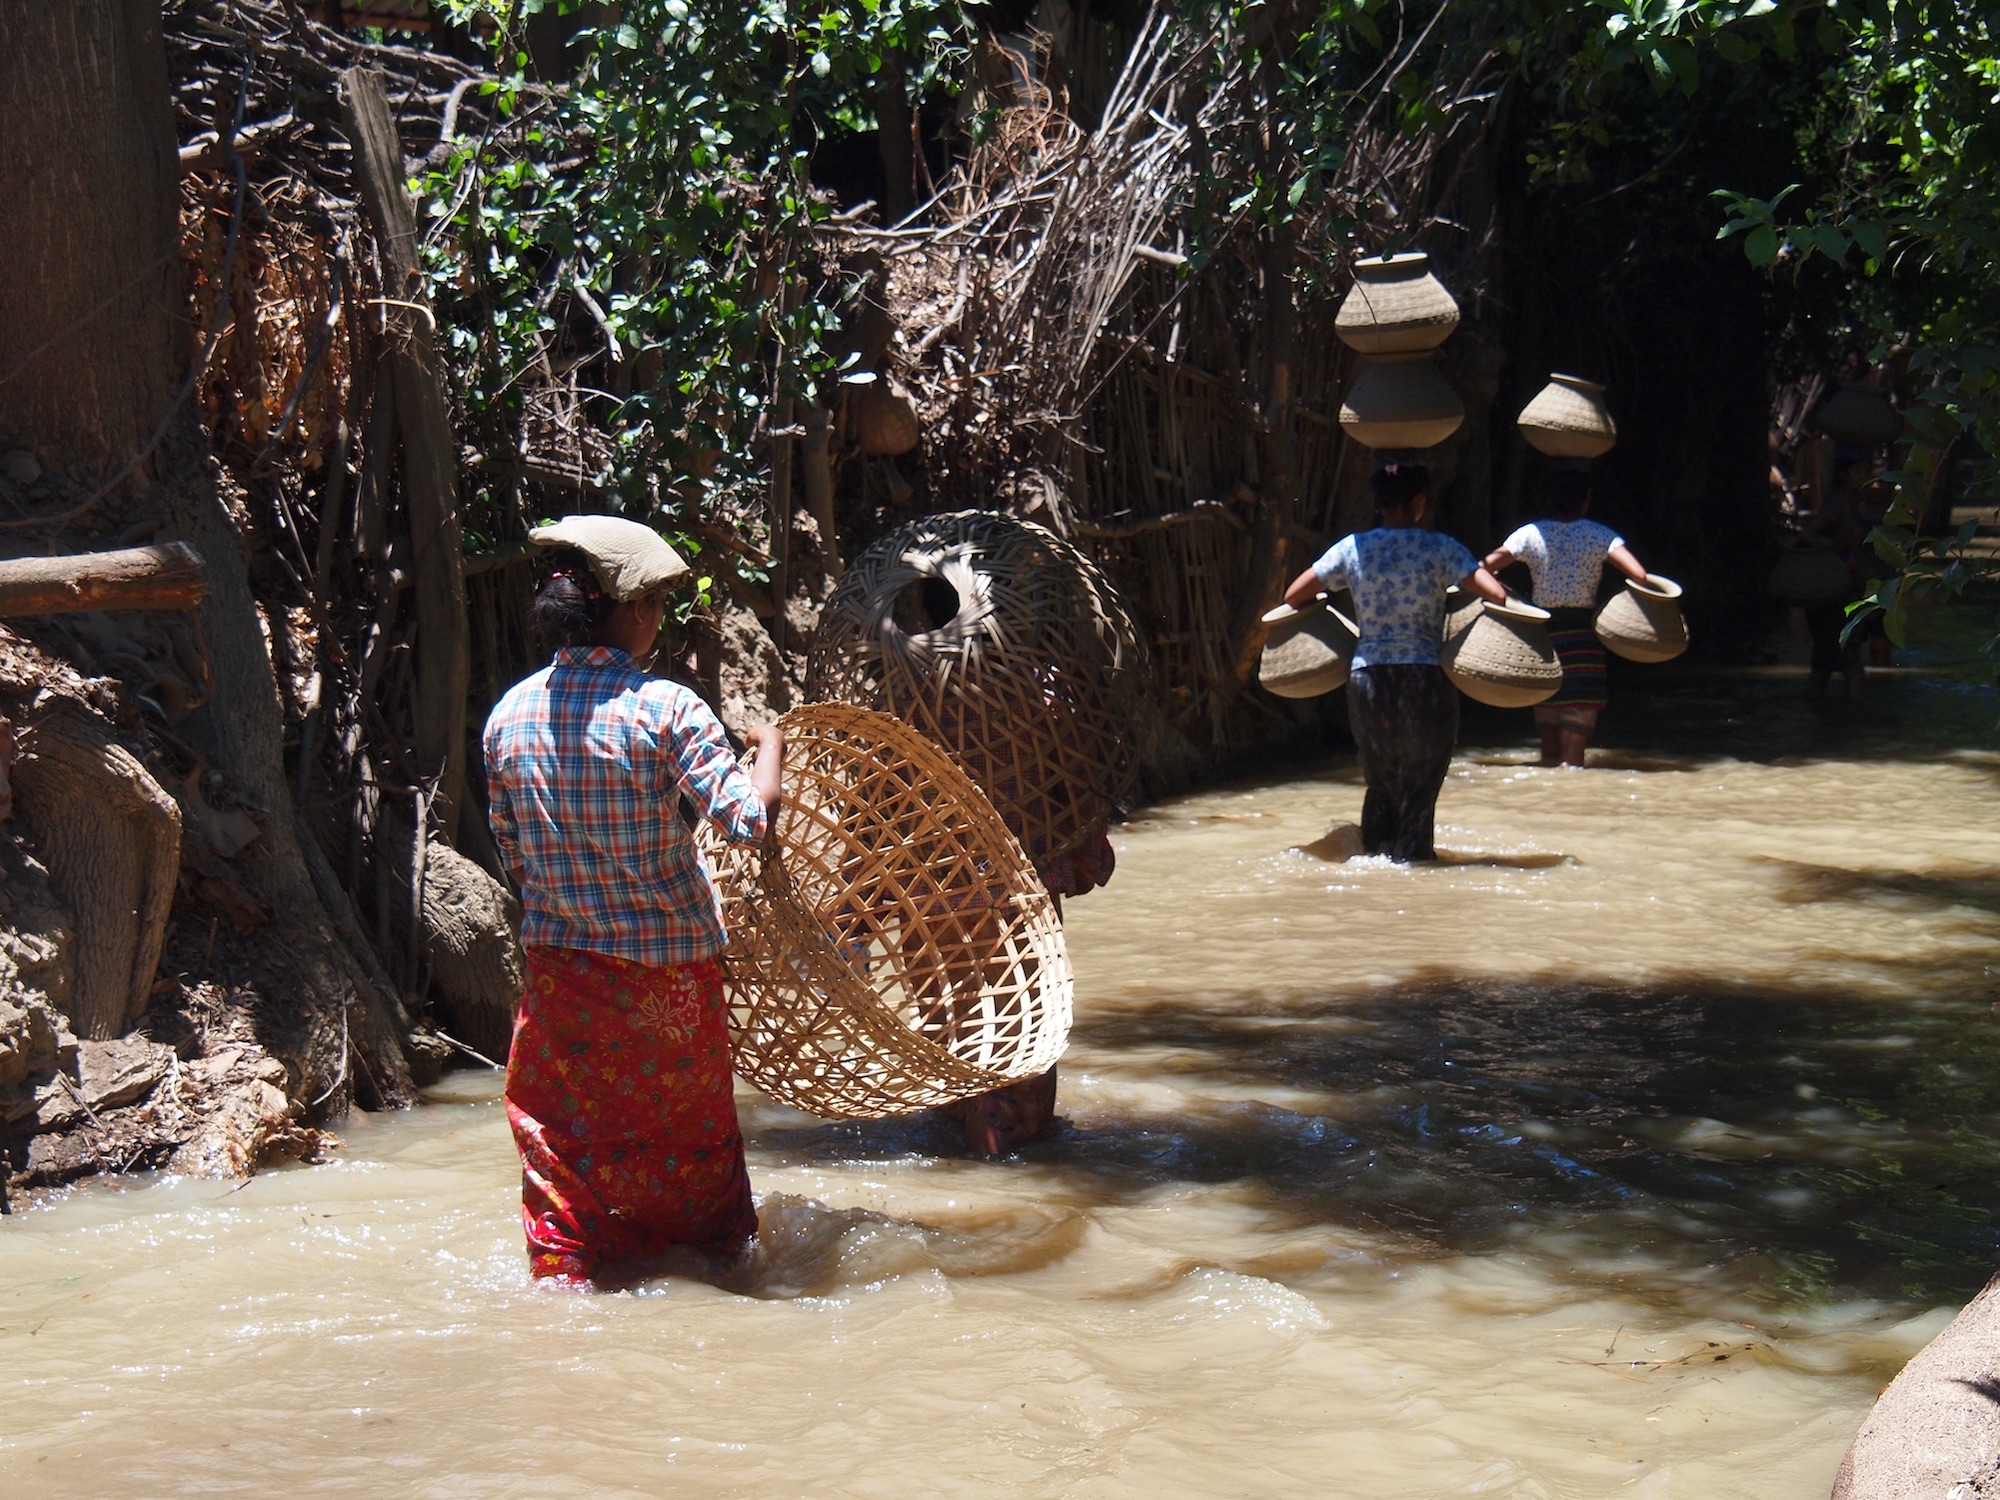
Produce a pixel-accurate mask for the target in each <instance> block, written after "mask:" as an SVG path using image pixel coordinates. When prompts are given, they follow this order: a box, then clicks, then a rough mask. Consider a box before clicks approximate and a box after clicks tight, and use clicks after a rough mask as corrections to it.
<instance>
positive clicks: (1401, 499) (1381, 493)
mask: <svg viewBox="0 0 2000 1500" xmlns="http://www.w3.org/2000/svg"><path fill="white" fill-rule="evenodd" d="M1430 483H1431V471H1430V470H1429V469H1427V468H1425V467H1424V466H1423V465H1422V464H1398V463H1390V464H1378V465H1376V467H1375V471H1374V472H1373V473H1372V474H1370V475H1369V476H1368V485H1369V488H1370V489H1372V490H1374V491H1375V505H1376V508H1377V509H1380V510H1398V511H1400V510H1408V509H1409V508H1410V507H1411V506H1412V505H1413V504H1415V503H1416V499H1417V496H1419V495H1421V494H1423V492H1424V491H1425V490H1427V489H1429V488H1430Z"/></svg>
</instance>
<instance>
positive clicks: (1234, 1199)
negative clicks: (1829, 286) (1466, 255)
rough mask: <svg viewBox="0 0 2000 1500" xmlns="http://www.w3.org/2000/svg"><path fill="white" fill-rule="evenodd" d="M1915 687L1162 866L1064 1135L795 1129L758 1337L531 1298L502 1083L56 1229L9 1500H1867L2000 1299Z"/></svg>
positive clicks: (1467, 746) (1990, 1105)
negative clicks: (1869, 1424) (1945, 1365)
mask: <svg viewBox="0 0 2000 1500" xmlns="http://www.w3.org/2000/svg"><path fill="white" fill-rule="evenodd" d="M1796 644H1797V643H1794V645H1796ZM1911 659H1913V660H1915V661H1916V662H1917V663H1918V667H1919V670H1913V671H1905V672H1899V673H1898V674H1896V675H1895V677H1894V678H1893V680H1888V681H1885V682H1881V683H1879V684H1875V685H1874V686H1873V691H1872V694H1871V702H1870V703H1869V705H1868V706H1867V709H1866V711H1865V712H1859V711H1856V710H1853V709H1850V708H1849V707H1847V706H1845V705H1839V706H1828V707H1821V708H1810V707H1808V706H1807V705H1805V704H1803V703H1802V702H1799V701H1797V700H1798V699H1799V696H1800V693H1801V688H1802V682H1801V678H1800V676H1799V674H1798V673H1797V672H1796V671H1794V670H1787V669H1783V668H1779V667H1769V668H1757V667H1748V668H1738V669H1735V670H1733V671H1727V672H1722V671H1713V672H1706V673H1703V672H1697V671H1687V672H1680V671H1678V670H1671V669H1669V670H1656V671H1654V672H1653V673H1651V674H1650V675H1649V674H1642V673H1623V674H1621V675H1620V676H1619V678H1618V679H1617V681H1616V683H1615V684H1614V697H1615V701H1614V707H1613V709H1612V711H1611V713H1610V714H1609V715H1608V716H1607V719H1606V723H1605V726H1604V731H1603V733H1602V734H1601V735H1600V739H1601V740H1602V741H1603V742H1605V743H1606V744H1607V745H1609V746H1610V747H1611V748H1609V749H1607V750H1603V751H1600V752H1596V755H1595V758H1596V764H1595V766H1594V768H1593V769H1592V770H1590V771H1588V772H1584V773H1566V772H1561V771H1548V770H1542V769H1539V768H1536V767H1534V766H1533V765H1531V764H1529V761H1530V760H1531V755H1530V753H1529V752H1528V751H1527V750H1526V749H1525V742H1526V740H1527V739H1528V737H1529V736H1528V733H1527V729H1526V715H1525V714H1522V715H1511V716H1509V715H1493V716H1479V717H1471V718H1468V721H1467V724H1466V728H1465V732H1464V734H1463V736H1462V742H1463V743H1462V748H1461V752H1460V755H1459V758H1458V760H1457V761H1456V762H1455V764H1454V767H1453V770H1452V774H1451V778H1450V781H1449V782H1448V784H1447V786H1446V788H1445V791H1444V795H1443V797H1442V799H1441V801H1440V806H1439V837H1438V842H1439V844H1440V846H1441V848H1442V849H1443V850H1445V851H1447V854H1446V860H1445V862H1444V863H1442V864H1440V865H1438V866H1435V867H1428V868H1416V869H1410V868H1398V867H1394V866H1391V865H1388V864H1386V863H1385V862H1382V861H1379V860H1374V859H1368V858H1355V857H1351V855H1352V847H1353V836H1352V833H1351V831H1343V830H1344V829H1346V828H1347V825H1351V824H1353V823H1354V822H1355V821H1356V820H1357V819H1358V815H1359V808H1360V800H1361V787H1360V783H1359V780H1358V778H1357V776H1356V775H1355V773H1354V772H1353V769H1352V764H1351V757H1349V756H1346V755H1343V754H1341V753H1340V752H1339V751H1337V750H1334V749H1329V751H1328V754H1327V755H1326V756H1325V757H1324V758H1322V759H1321V760H1320V761H1317V762H1308V763H1304V764H1301V765H1299V766H1297V767H1295V768H1293V769H1291V770H1289V771H1287V772H1286V773H1285V775H1284V776H1283V777H1282V779H1271V780H1267V781H1263V782H1259V783H1255V784H1251V783H1243V784H1237V785H1233V786H1230V787H1227V788H1224V789H1220V790H1213V791H1207V792H1203V793H1201V794H1198V795H1194V796H1188V797H1183V798H1180V799H1176V800H1173V801H1170V802H1167V803H1165V804H1162V805H1157V806H1154V807H1151V808H1149V809H1146V810H1144V811H1143V812H1141V813H1140V814H1138V815H1137V816H1136V817H1135V818H1134V819H1133V820H1132V821H1130V822H1129V823H1127V824H1125V825H1123V826H1122V827H1121V828H1119V829H1117V830H1114V838H1113V842H1114V844H1115V846H1116V848H1117V854H1118V874H1117V876H1116V878H1115V879H1114V880H1113V882H1112V884H1111V886H1110V887H1109V888H1108V889H1107V890H1105V891H1101V892H1098V893H1096V894H1094V895H1092V896H1089V897H1086V898H1083V899H1080V900H1077V901H1074V902H1072V903H1070V904H1069V911H1068V926H1069V935H1070V943H1071V949H1072V954H1073V957H1074V959H1075V964H1076V970H1077V976H1078V979H1077V995H1078V1004H1077V1012H1078V1019H1077V1026H1076V1032H1075V1038H1074V1042H1073V1045H1072V1047H1071V1050H1070V1053H1069V1055H1068V1056H1067V1057H1066V1058H1065V1060H1064V1062H1063V1065H1062V1069H1063V1072H1062V1090H1061V1101H1062V1103H1061V1108H1062V1113H1063V1115H1064V1117H1065V1123H1064V1124H1063V1126H1062V1128H1060V1129H1059V1130H1058V1131H1057V1132H1056V1133H1055V1134H1054V1135H1052V1136H1051V1137H1050V1138H1048V1139H1045V1140H1043V1141H1040V1142H1038V1143H1036V1144H1035V1145H1033V1146H1031V1147H1030V1148H1028V1149H1027V1150H1025V1151H1023V1152H1022V1153H1020V1154H1019V1155H1018V1156H1016V1157H1014V1158H1011V1159H1009V1160H1006V1161H1001V1162H996V1163H983V1162H978V1161H974V1160H971V1159H968V1158H967V1157H966V1156H965V1154H964V1152H963V1149H962V1147H960V1146H959V1145H958V1144H957V1143H956V1142H955V1140H954V1137H953V1136H952V1134H951V1133H950V1132H949V1131H948V1130H946V1129H944V1128H942V1127H940V1126H938V1125H936V1124H934V1123H932V1122H930V1121H929V1120H916V1121H901V1122H884V1123H879V1124H872V1125H833V1124H825V1123H821V1122H816V1121H813V1120H811V1119H809V1118H807V1117H805V1116H802V1115H797V1114H793V1113H791V1112H789V1111H787V1110H783V1109H780V1108H777V1107H774V1106H772V1105H770V1104H768V1103H766V1102H763V1101H762V1100H761V1099H760V1098H759V1097H758V1096H756V1095H754V1094H753V1093H751V1092H749V1091H747V1090H746V1091H745V1092H744V1094H743V1097H742V1104H743V1107H744V1112H745V1125H746V1130H747V1133H748V1137H749V1142H750V1163H751V1171H752V1177H753V1180H754V1182H755V1184H756V1187H757V1190H758V1192H759V1195H760V1199H761V1211H762V1215H763V1222H764V1233H763V1243H762V1246H761V1248H760V1251H759V1253H758V1257H757V1260H756V1263H755V1264H754V1266H753V1267H752V1269H751V1270H750V1271H749V1272H748V1273H746V1275H745V1276H744V1277H743V1278H742V1279H741V1280H740V1281H739V1282H738V1283H736V1284H734V1285H732V1286H731V1287H729V1288H722V1287H716V1286H710V1285H706V1284H702V1283H700V1282H696V1281H691V1280H686V1279H677V1278H669V1279H665V1280H662V1281H659V1282H655V1283H652V1284H649V1285H647V1286H645V1287H643V1288H641V1289H640V1290H638V1291H636V1292H628V1293H621V1294H617V1295H609V1296H580V1295H575V1294H566V1293H559V1292H552V1291H549V1290H546V1289H538V1288H536V1287H534V1286H532V1285H530V1284H529V1282H528V1280H527V1277H526V1272H525V1266H524V1260H523V1254H522V1249H521V1241H520V1231H519V1227H518V1222H517V1206H516V1205H517V1202H518V1200H517V1190H518V1177H517V1168H516V1165H515V1159H514V1156H513V1152H512V1147H511V1144H510V1142H509V1139H508V1135H507V1129H506V1123H505V1120H504V1118H503V1115H502V1113H501V1110H500V1107H499V1104H498V1102H497V1095H498V1090H497V1084H496V1083H495V1081H494V1079H493V1078H492V1076H491V1075H485V1074H478V1073H461V1074H454V1075H451V1076H450V1077H449V1078H448V1079H447V1080H446V1084H445V1086H444V1087H442V1088H441V1089H439V1090H438V1091H437V1093H436V1095H435V1099H434V1102H433V1104H432V1106H431V1107H429V1108H425V1109H422V1110H417V1111H412V1112H409V1113H407V1114H403V1115H398V1116H391V1117H356V1118H354V1119H352V1120H350V1121H348V1122H346V1123H345V1124H344V1125H342V1126H340V1127H339V1129H340V1133H341V1134H342V1136H343V1137H344V1139H345V1142H346V1146H345V1149H344V1150H343V1151H342V1152H341V1153H340V1155H339V1156H338V1158H337V1159H336V1160H334V1161H331V1162H329V1163H327V1164H324V1165H320V1166H313V1167H300V1168H291V1169H285V1170H278V1171H272V1172H269V1173H266V1174H264V1175H262V1176H260V1177H257V1178H255V1179H254V1180H252V1181H250V1182H248V1183H243V1184H230V1183H216V1182H207V1181H190V1180H154V1181H141V1182H136V1183H132V1184H125V1185H112V1186H105V1185H96V1186H90V1187H86V1188H83V1189H79V1190H76V1191H73V1192H71V1193H69V1194H67V1195H65V1196H63V1197H61V1198H59V1199H57V1200H56V1201H53V1202H51V1203H49V1204H47V1205H46V1206H42V1207H37V1208H32V1209H29V1210H27V1211H24V1212H21V1213H17V1214H16V1215H15V1216H13V1217H12V1218H10V1219H8V1220H5V1221H0V1494H7V1495H28V1494H35V1495H41V1496H101V1495H114V1494H116V1495H134V1496H180V1495H232V1494H240V1495H255V1496H265V1495H274V1494H341V1495H351V1494H355V1493H361V1492H367V1493H374V1494H382V1495H398V1496H400V1495H413V1496H416V1495H421V1496H436V1497H459V1496H466V1497H473V1496H477V1497H494V1496H514V1495H520V1496H530V1495H532V1496H542V1495H547V1494H552V1493H561V1494H564V1495H574V1496H654V1495H661V1494H665V1493H669V1492H671V1493H674V1494H680V1495H701V1496H708V1495H718V1496H719V1495H739V1494H740V1495H757V1496H779V1495H796V1494H805V1493H808V1492H810V1493H812V1494H815V1495H855V1496H861V1495H869V1496H872V1495H912V1494H934V1493H936V1494H980V1495H1021V1496H1065V1497H1068V1496H1076V1497H1082V1496H1114V1495H1117V1496H1122V1495H1132V1494H1148V1495H1224V1494H1228V1495H1234V1494H1242V1493H1252V1492H1254V1493H1258V1494H1261V1495H1273V1496H1335V1497H1350V1496H1351V1497H1371V1500H1372V1497H1402V1496H1410V1497H1416V1496H1424V1497H1434V1496H1440V1495H1470V1494H1480V1495H1495V1496H1510V1497H1545V1496H1548V1497H1553V1496H1561V1497H1603V1496H1610V1495H1632V1496H1655V1497H1657V1496H1681V1497H1688V1500H1695V1497H1701V1500H1727V1497H1745V1500H1749V1497H1755V1500H1787V1497H1798V1500H1806V1497H1817V1496H1821V1495H1824V1494H1825V1493H1826V1490H1827V1487H1828V1485H1829V1484H1830V1482H1831V1480H1832V1477H1833V1473H1834V1469H1835V1467H1836V1465H1837V1464H1838V1462H1839V1458H1840V1454H1841V1452H1842V1450H1843V1449H1844V1447H1845V1446H1846V1444H1847V1442H1848V1440H1849V1439H1850V1437H1851V1436H1852V1434H1853V1432H1854V1429H1855V1427H1856V1426H1857V1424H1858V1423H1859V1421H1860V1419H1861V1417H1862V1415H1863V1414H1864V1413H1865V1412H1866V1410H1867V1408H1868V1405H1869V1403H1870V1402H1871V1401H1872V1400H1873V1398H1874V1396H1875V1393H1876V1392H1877V1390H1878V1389H1879V1388H1880V1387H1881V1385H1882V1384H1883V1383H1884V1382H1885V1381H1887V1380H1888V1379H1889V1378H1890V1376H1891V1375H1892V1374H1893V1373H1894V1372H1895V1370H1896V1369H1897V1368H1898V1367H1899V1365H1900V1364H1901V1363H1902V1361H1904V1360H1905V1359H1907V1358H1908V1357H1909V1356H1910V1355H1911V1354H1912V1353H1913V1352H1915V1350H1916V1349H1918V1348H1919V1347H1920V1346H1921V1345H1922V1344H1923V1343H1924V1342H1925V1340H1927V1339H1928V1338H1929V1337H1930V1336H1931V1335H1932V1334H1934V1333H1935V1332H1936V1331H1937V1330H1938V1329H1939V1328H1940V1327H1942V1326H1943V1324H1944V1322H1945V1321H1946V1320H1947V1319H1948V1318H1949V1317H1950V1315H1951V1313H1952V1312H1953V1311H1954V1310H1955V1309H1956V1307H1957V1306H1958V1305H1960V1304H1962V1303H1963V1302H1964V1301H1965V1300H1966V1298H1967V1297H1969V1296H1970V1295H1971V1293H1972V1292H1973V1291H1975V1290H1976V1289H1977V1288H1978V1286H1979V1285H1980V1284H1981V1283H1982V1282H1983V1280H1984V1279H1985V1277H1986V1275H1987V1274H1988V1273H1989V1272H1990V1271H1992V1270H1993V1269H1994V1268H1995V1267H1996V1266H2000V1228H1996V1223H2000V1214H1996V1207H2000V1174H1996V1171H1995V1168H1996V1166H2000V1144H1996V1142H2000V1129H1996V1126H2000V1014H1996V1010H1995V1004H1996V995H2000V988H1996V980H1995V978H1994V977H1993V976H1992V975H1990V974H1989V972H1988V965H1989V964H1990V963H1992V962H1994V956H1995V953H1996V951H2000V949H1996V940H2000V755H1995V754H1994V753H1993V752H1992V750H1991V749H1989V748H1986V747H1990V746H1991V745H1992V744H1993V743H1994V742H1995V741H1994V733H1993V724H1994V719H1995V716H1996V707H1995V702H1994V700H1993V698H1992V696H1991V694H1990V693H1989V692H1987V691H1986V690H1984V689H1982V688H1979V687H1976V686H1974V685H1971V684H1970V683H1969V682H1967V681H1963V680H1960V679H1957V678H1954V677H1952V676H1950V675H1948V674H1942V673H1935V672H1929V671H1926V670H1922V668H1923V667H1924V665H1925V662H1924V658H1923V656H1922V654H1921V653H1918V654H1916V655H1914V656H1913V657H1912V658H1911Z"/></svg>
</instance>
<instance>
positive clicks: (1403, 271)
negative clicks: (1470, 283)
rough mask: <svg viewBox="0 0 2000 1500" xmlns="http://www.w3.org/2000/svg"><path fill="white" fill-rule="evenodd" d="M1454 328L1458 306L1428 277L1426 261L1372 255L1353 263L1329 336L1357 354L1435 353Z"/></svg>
mask: <svg viewBox="0 0 2000 1500" xmlns="http://www.w3.org/2000/svg"><path fill="white" fill-rule="evenodd" d="M1456 327H1458V304H1457V303H1456V302H1454V301H1453V300H1452V296H1451V293H1450V292H1448V291H1446V290H1445V289H1444V285H1443V283H1442V282H1440V281H1439V280H1438V279H1437V277H1435V276H1433V275H1432V274H1431V258H1430V257H1429V256H1428V255H1422V254H1416V253H1411V254H1407V255H1370V256H1364V257H1362V258H1361V259H1360V260H1357V261H1355V263H1354V285H1353V286H1351V287H1349V288H1348V290H1347V296H1346V298H1345V299H1344V300H1343V301H1342V302H1341V304H1340V311H1339V312H1338V313H1337V314H1335V316H1334V320H1333V331H1334V332H1335V333H1337V334H1339V335H1340V341H1341V342H1342V343H1343V344H1345V345H1347V347H1348V348H1350V349H1352V350H1354V351H1356V352H1357V353H1360V354H1409V353H1417V352H1421V351H1423V350H1426V349H1435V348H1436V347H1437V346H1438V345H1439V344H1442V343H1443V342H1444V341H1445V340H1446V339H1448V338H1450V337H1451V331H1452V330H1453V329H1454V328H1456Z"/></svg>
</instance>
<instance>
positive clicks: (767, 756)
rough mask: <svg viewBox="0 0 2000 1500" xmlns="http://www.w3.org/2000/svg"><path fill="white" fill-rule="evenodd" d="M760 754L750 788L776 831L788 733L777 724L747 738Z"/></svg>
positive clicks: (752, 768) (762, 727) (758, 729)
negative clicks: (786, 735)
mask: <svg viewBox="0 0 2000 1500" xmlns="http://www.w3.org/2000/svg"><path fill="white" fill-rule="evenodd" d="M743 738H744V739H746V740H748V741H749V742H750V746H751V748H752V749H754V750H755V751H756V752H757V759H756V760H755V761H754V762H752V763H751V766H750V787H751V790H753V791H754V792H756V794H757V800H758V801H759V802H761V803H763V804H764V812H765V815H766V816H767V817H768V819H769V820H770V824H771V826H772V827H774V828H775V827H776V826H777V823H778V806H779V803H780V802H781V801H782V799H783V790H782V788H783V784H784V783H783V775H784V769H785V731H784V730H782V729H780V728H779V727H778V726H777V725H776V724H759V725H758V726H757V727H756V728H755V729H752V730H750V731H749V732H748V733H746V734H745V735H744V736H743Z"/></svg>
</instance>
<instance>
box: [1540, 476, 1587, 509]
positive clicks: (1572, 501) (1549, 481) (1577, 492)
mask: <svg viewBox="0 0 2000 1500" xmlns="http://www.w3.org/2000/svg"><path fill="white" fill-rule="evenodd" d="M1542 496H1543V500H1544V503H1545V504H1547V506H1548V508H1549V515H1550V516H1551V517H1553V518H1554V519H1556V520H1558V521H1574V520H1576V519H1577V518H1578V517H1579V516H1581V515H1582V514H1583V513H1584V511H1585V510H1586V509H1588V508H1589V505H1590V476H1589V475H1588V474H1586V473H1584V472H1583V471H1582V470H1580V469H1551V470H1550V471H1549V473H1548V477H1547V478H1545V479H1543V481H1542Z"/></svg>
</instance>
